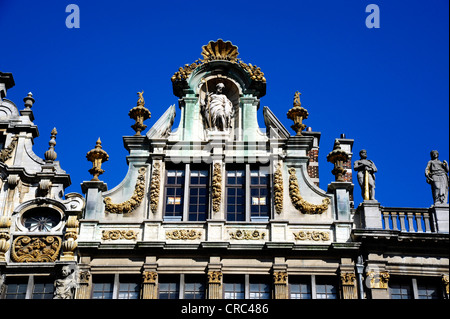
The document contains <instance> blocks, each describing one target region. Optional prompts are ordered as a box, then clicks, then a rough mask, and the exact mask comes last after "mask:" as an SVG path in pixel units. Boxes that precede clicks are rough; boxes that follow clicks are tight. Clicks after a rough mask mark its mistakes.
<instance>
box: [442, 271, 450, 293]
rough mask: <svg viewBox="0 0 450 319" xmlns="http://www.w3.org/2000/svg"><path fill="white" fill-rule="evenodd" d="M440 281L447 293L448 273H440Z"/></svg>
mask: <svg viewBox="0 0 450 319" xmlns="http://www.w3.org/2000/svg"><path fill="white" fill-rule="evenodd" d="M442 283H443V284H444V287H445V292H446V294H447V295H448V294H449V293H448V290H449V289H448V275H442Z"/></svg>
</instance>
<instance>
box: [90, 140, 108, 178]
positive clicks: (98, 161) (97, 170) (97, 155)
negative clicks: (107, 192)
mask: <svg viewBox="0 0 450 319" xmlns="http://www.w3.org/2000/svg"><path fill="white" fill-rule="evenodd" d="M86 158H87V160H88V161H90V162H92V168H91V169H90V170H89V173H90V174H91V175H92V176H94V178H92V179H91V181H98V180H99V179H98V176H99V175H101V174H103V173H104V172H105V170H103V169H102V163H103V162H106V161H107V160H108V159H109V155H108V153H106V152H105V151H104V150H102V141H101V140H100V137H99V138H98V140H97V143H96V145H95V148H94V149H92V150H90V151H89V152H87V154H86Z"/></svg>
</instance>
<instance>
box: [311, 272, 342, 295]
mask: <svg viewBox="0 0 450 319" xmlns="http://www.w3.org/2000/svg"><path fill="white" fill-rule="evenodd" d="M337 292H338V290H337V284H336V279H335V278H334V277H328V276H317V277H316V298H317V299H337V298H338V293H337Z"/></svg>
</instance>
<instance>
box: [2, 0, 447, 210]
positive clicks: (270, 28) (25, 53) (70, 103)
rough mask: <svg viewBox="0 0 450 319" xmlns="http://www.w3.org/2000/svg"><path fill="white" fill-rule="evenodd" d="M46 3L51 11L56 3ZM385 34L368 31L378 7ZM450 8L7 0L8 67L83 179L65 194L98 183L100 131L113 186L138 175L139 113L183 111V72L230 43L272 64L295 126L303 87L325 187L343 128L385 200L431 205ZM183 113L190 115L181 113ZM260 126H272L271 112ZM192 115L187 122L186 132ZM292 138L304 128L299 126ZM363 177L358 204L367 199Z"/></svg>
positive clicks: (40, 145)
mask: <svg viewBox="0 0 450 319" xmlns="http://www.w3.org/2000/svg"><path fill="white" fill-rule="evenodd" d="M44 3H45V4H44ZM70 3H74V4H77V5H78V6H79V8H80V28H79V29H68V28H67V27H66V25H65V20H66V17H67V16H68V15H69V13H66V12H65V9H66V6H67V5H69V4H70ZM370 3H374V4H377V5H378V6H379V8H380V28H379V29H369V28H367V27H366V25H365V20H366V17H367V16H368V14H369V13H366V12H365V8H366V6H367V5H368V4H370ZM448 6H449V3H448V1H447V0H430V1H425V0H420V1H418V0H417V1H399V0H395V1H394V0H391V1H381V0H370V1H362V0H348V1H332V0H296V1H283V0H278V1H245V0H244V1H243V0H241V1H233V0H230V1H226V2H224V1H219V2H214V1H193V0H192V1H178V0H177V1H169V0H168V1H161V2H158V3H156V2H155V1H132V0H129V1H87V0H68V1H62V0H58V1H55V0H51V1H20V0H16V1H7V0H0V30H1V31H2V32H1V40H2V41H1V45H0V47H1V49H0V71H2V72H12V73H13V75H14V79H15V82H16V86H15V87H14V88H12V89H11V90H9V91H8V95H7V98H8V99H11V100H12V101H14V102H15V103H16V105H18V107H19V109H23V102H22V99H23V97H25V96H26V94H27V93H28V92H29V91H31V92H33V94H34V98H35V99H36V103H35V105H34V106H33V111H34V116H35V121H34V123H35V124H36V125H38V128H39V132H40V136H39V137H38V138H37V139H35V145H34V151H35V153H36V154H38V155H39V156H40V157H43V156H44V152H45V151H46V150H47V149H48V141H49V139H50V132H51V130H52V128H53V127H55V126H56V128H57V130H58V135H57V139H56V142H57V145H56V149H55V150H56V152H57V154H58V160H59V161H60V162H61V166H62V168H63V169H64V170H66V171H67V172H68V173H69V174H70V175H71V180H72V185H71V186H70V187H69V188H68V189H67V190H66V192H79V193H81V187H80V183H82V182H83V181H84V180H90V178H91V175H90V174H89V173H88V169H89V168H91V163H90V162H88V161H87V160H86V153H87V152H88V151H89V150H90V149H92V148H93V147H94V146H95V142H96V140H97V138H98V137H100V138H101V140H102V143H103V148H104V149H105V150H106V151H107V152H108V154H109V155H110V160H109V161H108V162H106V163H104V165H103V168H104V169H105V170H106V172H105V174H103V175H102V176H101V179H102V180H103V181H105V182H106V183H107V184H108V188H109V189H111V188H113V187H115V186H116V185H117V184H119V183H120V181H121V180H122V179H123V178H124V177H125V174H126V171H127V164H126V159H125V157H126V155H127V154H128V153H127V151H126V150H125V149H124V148H123V142H122V136H126V135H133V134H134V131H133V130H132V129H131V128H130V126H131V125H132V124H133V123H134V121H133V120H131V119H130V118H129V117H128V111H129V110H130V109H131V108H132V107H134V106H135V105H136V98H137V95H136V92H137V91H141V90H144V91H145V93H144V97H145V101H146V107H147V108H148V109H149V110H150V111H151V113H152V118H151V119H150V120H147V121H146V122H145V124H147V125H148V127H151V126H152V125H153V124H154V123H155V121H156V120H157V119H158V118H159V117H160V116H161V115H162V113H163V112H164V111H165V110H166V109H167V108H168V107H169V106H170V105H171V104H175V103H178V98H177V97H175V96H174V95H173V93H172V83H171V81H170V78H171V76H172V75H173V73H174V72H176V71H177V70H178V68H179V67H180V66H183V65H184V64H186V63H191V62H193V61H195V60H196V59H198V58H200V57H201V54H200V53H201V47H202V46H203V45H205V44H207V43H208V42H209V41H210V40H217V39H219V38H222V39H224V40H229V41H232V43H233V44H235V45H237V46H238V47H239V53H240V55H239V57H240V58H242V59H243V60H244V61H245V62H246V63H252V64H256V65H257V66H259V67H261V69H262V71H263V72H264V73H265V77H266V79H267V94H266V96H264V97H263V98H262V99H261V106H269V108H271V110H272V111H273V112H274V113H275V114H276V116H277V117H278V118H279V119H280V120H281V121H282V122H283V124H284V125H285V126H286V127H287V128H289V129H290V125H291V124H292V123H291V121H290V120H288V119H287V118H286V112H287V111H288V110H289V109H290V108H291V107H292V101H293V97H294V92H295V91H297V90H298V91H300V92H302V106H304V107H305V108H306V109H307V110H308V111H309V114H310V115H309V118H308V119H307V120H306V121H305V122H304V123H305V124H307V125H308V126H311V127H312V129H313V131H319V132H321V133H322V137H321V141H320V153H319V162H320V166H319V172H320V186H321V188H323V189H326V188H327V184H329V183H330V182H331V181H333V180H334V176H333V175H331V170H332V164H330V163H328V162H327V161H326V155H327V154H328V153H329V152H330V151H331V150H332V147H333V143H334V139H335V138H336V137H339V136H340V134H341V133H345V134H346V136H347V137H348V138H353V139H355V143H354V159H359V156H358V153H359V151H360V150H361V149H362V148H365V149H367V152H368V157H369V159H372V160H373V161H374V162H375V164H376V165H377V167H378V173H377V184H376V198H377V200H378V201H379V202H380V203H381V205H383V206H397V207H429V206H430V205H432V203H433V202H432V197H431V190H430V186H429V185H428V184H427V183H426V182H425V176H424V170H425V166H426V164H427V161H428V160H429V152H430V151H431V150H433V149H437V150H438V151H439V152H440V159H441V160H444V159H445V160H447V161H448V159H449V89H448V87H449V34H448V33H449V15H448V12H449V8H448ZM178 115H179V113H178ZM258 117H259V122H260V123H261V125H262V126H263V117H262V107H261V108H260V109H259V114H258ZM178 120H179V116H177V118H176V120H175V124H174V127H177V126H178ZM291 133H293V132H292V131H291ZM354 183H355V205H358V204H359V203H360V202H361V196H360V192H359V186H358V185H357V181H356V178H355V177H354Z"/></svg>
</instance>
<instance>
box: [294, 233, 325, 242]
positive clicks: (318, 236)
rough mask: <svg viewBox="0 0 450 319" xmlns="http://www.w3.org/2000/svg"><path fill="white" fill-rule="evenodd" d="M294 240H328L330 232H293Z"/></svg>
mask: <svg viewBox="0 0 450 319" xmlns="http://www.w3.org/2000/svg"><path fill="white" fill-rule="evenodd" d="M293 234H294V238H295V239H296V240H314V241H320V240H322V241H328V240H330V233H329V232H325V231H315V230H314V231H304V230H301V231H299V232H298V233H293Z"/></svg>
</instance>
